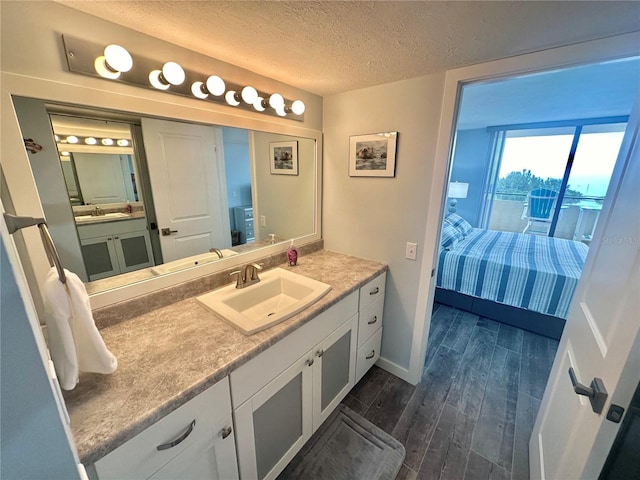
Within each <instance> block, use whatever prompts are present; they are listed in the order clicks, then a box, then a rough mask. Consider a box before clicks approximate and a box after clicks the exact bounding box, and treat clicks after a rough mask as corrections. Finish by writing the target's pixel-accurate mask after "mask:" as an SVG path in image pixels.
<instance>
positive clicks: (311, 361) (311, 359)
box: [304, 358, 313, 367]
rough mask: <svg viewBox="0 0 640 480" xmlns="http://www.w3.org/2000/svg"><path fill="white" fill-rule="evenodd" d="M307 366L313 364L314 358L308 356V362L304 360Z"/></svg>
mask: <svg viewBox="0 0 640 480" xmlns="http://www.w3.org/2000/svg"><path fill="white" fill-rule="evenodd" d="M304 363H305V365H306V366H307V367H310V366H311V365H313V358H308V359H307V361H306V362H304Z"/></svg>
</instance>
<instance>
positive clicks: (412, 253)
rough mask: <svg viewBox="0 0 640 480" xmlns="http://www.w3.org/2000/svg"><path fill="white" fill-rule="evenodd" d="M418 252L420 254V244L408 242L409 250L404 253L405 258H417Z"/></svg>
mask: <svg viewBox="0 0 640 480" xmlns="http://www.w3.org/2000/svg"><path fill="white" fill-rule="evenodd" d="M417 254H418V244H417V243H411V242H407V250H406V252H405V254H404V256H405V258H408V259H409V260H415V259H416V256H417Z"/></svg>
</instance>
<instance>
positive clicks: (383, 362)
mask: <svg viewBox="0 0 640 480" xmlns="http://www.w3.org/2000/svg"><path fill="white" fill-rule="evenodd" d="M376 365H377V366H378V367H380V368H381V369H383V370H386V371H387V372H389V373H390V374H392V375H395V376H396V377H398V378H400V379H402V380H404V381H405V382H409V383H410V384H412V385H416V383H415V382H413V381H411V376H410V375H409V370H408V369H407V368H405V367H401V366H400V365H398V364H397V363H393V362H392V361H391V360H388V359H386V358H384V357H380V358H378V361H377V362H376Z"/></svg>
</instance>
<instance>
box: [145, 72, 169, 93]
mask: <svg viewBox="0 0 640 480" xmlns="http://www.w3.org/2000/svg"><path fill="white" fill-rule="evenodd" d="M161 73H162V72H161V71H160V70H153V71H152V72H151V73H150V74H149V83H150V84H151V86H152V87H153V88H157V89H158V90H168V89H169V85H168V84H167V83H162V82H161V81H160V74H161Z"/></svg>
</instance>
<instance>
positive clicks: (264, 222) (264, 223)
mask: <svg viewBox="0 0 640 480" xmlns="http://www.w3.org/2000/svg"><path fill="white" fill-rule="evenodd" d="M260 226H261V227H266V226H267V217H266V216H264V215H260Z"/></svg>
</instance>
